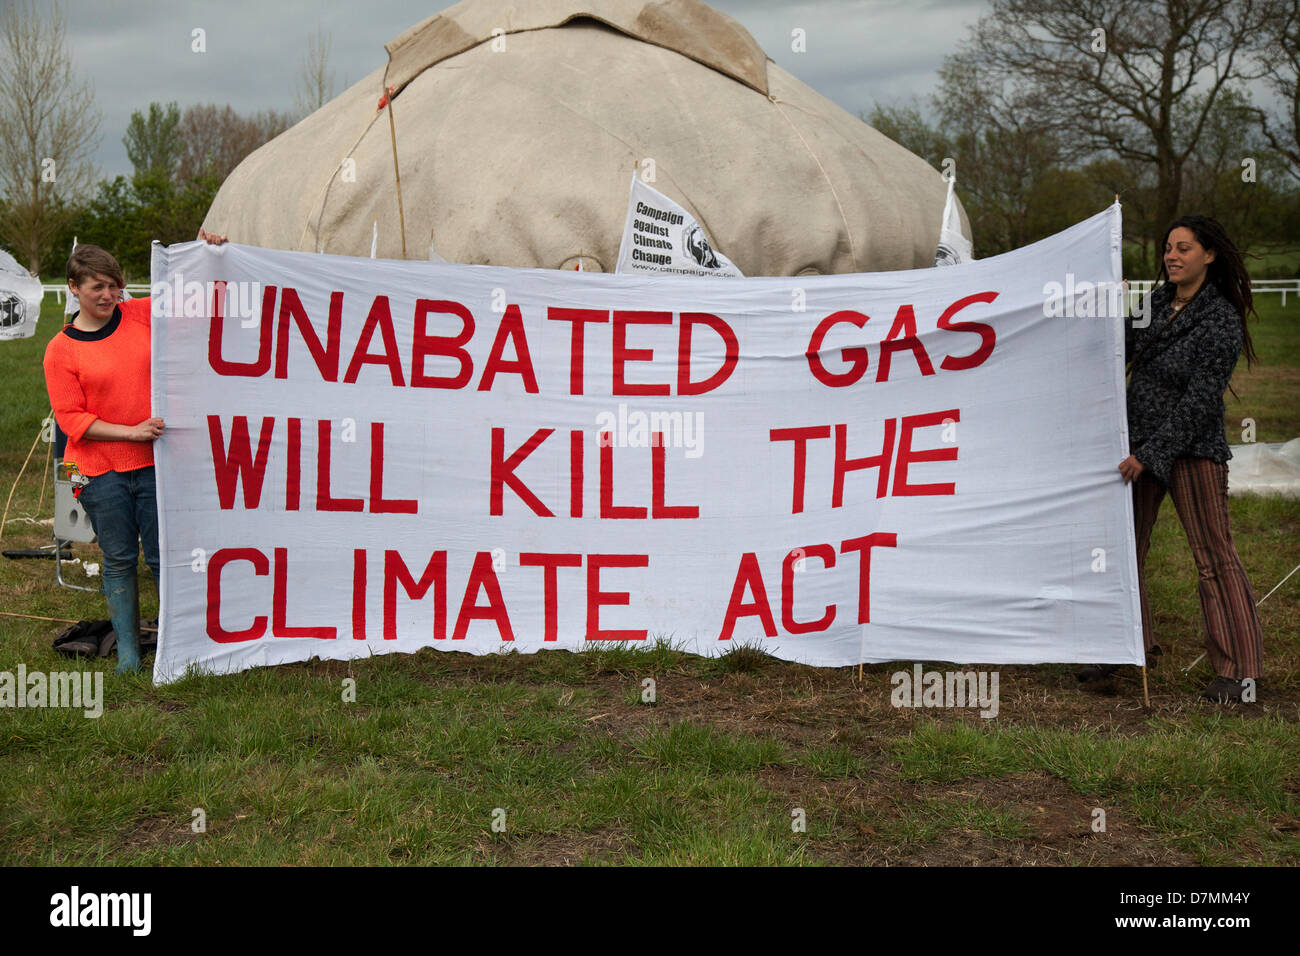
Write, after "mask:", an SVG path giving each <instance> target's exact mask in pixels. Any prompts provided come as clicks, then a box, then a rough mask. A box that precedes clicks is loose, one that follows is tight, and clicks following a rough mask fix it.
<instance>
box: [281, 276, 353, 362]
mask: <svg viewBox="0 0 1300 956" xmlns="http://www.w3.org/2000/svg"><path fill="white" fill-rule="evenodd" d="M290 318H292V319H293V321H294V324H295V325H297V326H298V332H299V334H300V335H302V341H303V344H304V345H306V346H307V351H308V352H310V353H311V357H312V360H313V361H314V362H315V363H316V368H317V369H319V370H320V375H321V378H322V379H324V380H325V381H327V382H337V381H338V380H339V351H340V347H341V346H340V332H341V330H342V327H343V293H342V292H331V293H330V310H329V321H328V323H327V325H326V328H325V344H324V345H321V341H320V336H318V335H317V334H316V329H315V327H314V326H313V325H312V324H311V319H310V318H308V316H307V310H306V309H304V308H303V307H302V300H300V299H299V298H298V291H297V290H296V289H288V288H286V289H285V290H284V291H282V292H281V293H280V325H279V328H278V329H277V331H276V342H275V377H276V378H288V377H289V319H290Z"/></svg>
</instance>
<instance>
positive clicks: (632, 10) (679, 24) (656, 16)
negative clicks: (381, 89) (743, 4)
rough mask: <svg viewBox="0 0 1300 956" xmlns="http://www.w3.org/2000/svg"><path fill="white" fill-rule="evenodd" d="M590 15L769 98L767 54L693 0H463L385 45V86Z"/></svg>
mask: <svg viewBox="0 0 1300 956" xmlns="http://www.w3.org/2000/svg"><path fill="white" fill-rule="evenodd" d="M580 19H588V20H595V21H598V22H600V23H603V24H605V25H606V26H609V27H612V28H613V29H615V30H618V31H619V32H621V33H626V34H627V35H628V36H630V37H634V38H636V39H638V40H641V41H643V42H645V43H653V44H654V45H655V46H661V47H664V48H665V49H668V50H672V51H673V52H674V53H680V54H682V56H686V57H690V58H691V59H692V60H695V61H696V62H698V63H703V64H704V65H705V66H708V67H711V68H712V69H715V70H717V71H718V72H719V73H722V74H725V75H726V76H729V77H731V78H732V79H734V80H737V81H739V82H741V83H744V84H745V85H746V86H748V87H750V88H752V89H754V90H757V91H758V92H759V93H762V94H764V95H767V55H766V54H765V53H764V52H763V50H762V48H761V47H760V46H759V45H758V44H757V43H756V42H755V41H754V38H753V37H752V36H750V35H749V31H748V30H746V29H745V28H744V27H742V26H741V25H740V24H739V23H737V22H736V21H735V20H733V19H731V17H729V16H727V15H726V14H725V13H721V12H719V11H717V10H714V9H713V8H712V7H709V6H707V5H705V4H703V3H700V2H699V0H648V2H647V0H582V2H578V3H575V2H573V0H530V2H529V3H526V4H521V3H511V2H509V0H463V2H461V3H458V4H456V5H455V6H453V7H449V8H448V9H446V10H444V11H442V13H439V14H438V15H436V16H433V17H430V18H429V19H427V20H425V21H424V22H422V23H418V24H416V25H415V26H413V27H411V28H410V29H409V30H407V31H406V32H405V33H403V34H402V35H401V36H399V37H397V39H395V40H393V41H392V42H390V43H388V44H387V45H386V46H385V47H384V48H385V49H386V50H387V51H388V55H389V63H388V71H387V73H386V74H385V76H384V86H385V88H392V89H394V90H395V91H396V92H398V93H400V92H401V91H402V89H403V88H404V87H405V86H406V85H407V84H408V83H410V82H411V80H413V79H415V77H417V76H419V75H420V74H421V73H423V72H424V71H425V70H427V69H428V68H429V67H431V66H434V65H436V64H438V63H440V62H442V61H443V60H446V59H448V58H449V57H453V56H455V55H456V54H458V53H463V52H464V51H465V50H468V49H470V48H471V47H474V46H477V45H478V44H480V43H482V42H483V41H485V40H489V39H491V38H492V37H493V36H497V35H500V34H498V33H497V31H501V33H503V34H511V33H524V32H526V31H529V30H544V29H546V28H548V27H558V26H563V25H564V24H566V23H569V22H570V21H573V20H580Z"/></svg>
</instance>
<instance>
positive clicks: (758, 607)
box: [718, 551, 776, 641]
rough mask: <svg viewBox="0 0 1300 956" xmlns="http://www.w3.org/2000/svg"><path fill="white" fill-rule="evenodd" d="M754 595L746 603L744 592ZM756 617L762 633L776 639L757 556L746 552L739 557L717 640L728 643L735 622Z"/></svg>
mask: <svg viewBox="0 0 1300 956" xmlns="http://www.w3.org/2000/svg"><path fill="white" fill-rule="evenodd" d="M746 591H749V592H751V593H752V594H753V595H754V600H752V601H749V602H746V601H745V592H746ZM753 615H758V619H759V620H760V621H762V622H763V633H764V634H766V635H767V636H768V637H776V621H775V620H773V618H772V605H771V603H770V602H769V601H768V599H767V588H766V587H765V586H764V585H763V572H762V571H761V570H760V569H759V567H758V556H757V555H756V554H754V552H753V551H746V552H745V553H744V554H742V555H741V556H740V567H739V568H738V569H737V570H736V582H735V584H733V585H732V587H731V598H730V599H729V600H728V601H727V616H726V617H725V618H724V619H723V621H722V633H721V634H719V635H718V640H720V641H729V640H731V634H732V632H733V631H734V630H735V628H736V621H738V620H739V619H740V618H742V617H752V616H753Z"/></svg>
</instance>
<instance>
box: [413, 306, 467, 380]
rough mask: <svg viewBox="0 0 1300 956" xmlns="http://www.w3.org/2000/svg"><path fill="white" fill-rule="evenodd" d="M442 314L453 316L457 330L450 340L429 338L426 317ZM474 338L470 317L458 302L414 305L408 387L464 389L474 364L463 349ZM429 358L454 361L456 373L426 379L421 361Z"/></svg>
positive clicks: (430, 336) (432, 336) (427, 318)
mask: <svg viewBox="0 0 1300 956" xmlns="http://www.w3.org/2000/svg"><path fill="white" fill-rule="evenodd" d="M431 312H442V313H445V314H447V315H454V316H456V317H457V318H458V319H460V321H461V330H460V332H459V333H458V334H456V335H453V336H439V335H429V334H428V331H427V329H426V323H427V322H428V320H429V313H431ZM473 337H474V316H473V315H471V314H470V311H469V309H467V308H465V307H464V306H463V305H461V304H460V303H459V302H449V301H447V300H445V299H438V300H433V299H420V300H419V301H418V302H416V303H415V330H414V332H413V334H412V339H411V385H412V386H413V387H415V388H451V389H456V388H464V387H465V385H466V384H468V382H469V380H470V377H471V376H472V375H473V374H474V362H473V360H472V359H471V358H470V357H469V353H468V352H466V351H465V349H464V348H463V346H464V345H465V343H467V342H468V341H469V340H470V339H471V338H473ZM429 355H442V356H446V357H447V358H452V359H455V360H456V361H457V362H458V363H459V364H460V371H459V372H457V373H456V374H455V375H426V374H425V371H424V360H425V357H426V356H429Z"/></svg>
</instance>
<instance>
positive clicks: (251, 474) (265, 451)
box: [208, 415, 275, 511]
mask: <svg viewBox="0 0 1300 956" xmlns="http://www.w3.org/2000/svg"><path fill="white" fill-rule="evenodd" d="M274 429H275V419H274V418H263V419H262V431H261V434H260V435H259V436H258V439H257V457H256V459H254V457H253V452H252V449H251V448H250V447H249V442H248V418H247V417H246V416H244V415H236V416H235V417H234V418H233V419H232V420H231V423H230V449H229V451H227V449H226V443H225V439H224V438H223V437H222V434H221V418H220V417H219V416H217V415H209V416H208V439H209V441H210V442H211V444H212V470H213V472H214V475H215V477H216V482H217V501H218V503H219V504H220V506H221V510H222V511H231V510H233V509H234V507H235V489H236V487H237V486H238V485H240V484H242V485H243V486H244V507H245V508H246V509H248V510H249V511H252V510H253V509H254V508H256V507H257V506H258V504H259V503H260V502H261V500H262V481H263V479H264V478H265V477H266V459H267V456H268V455H269V454H270V453H271V433H272V431H273V430H274Z"/></svg>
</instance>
